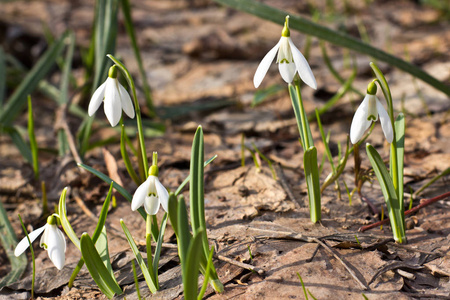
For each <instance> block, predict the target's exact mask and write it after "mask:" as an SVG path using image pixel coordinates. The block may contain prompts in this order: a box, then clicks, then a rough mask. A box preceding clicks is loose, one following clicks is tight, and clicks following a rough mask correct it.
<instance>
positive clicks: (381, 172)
mask: <svg viewBox="0 0 450 300" xmlns="http://www.w3.org/2000/svg"><path fill="white" fill-rule="evenodd" d="M366 152H367V156H368V157H369V160H370V163H371V165H372V167H373V170H374V172H375V175H376V176H377V179H378V182H379V183H380V186H381V190H382V192H383V196H384V199H385V201H386V205H387V208H388V212H389V218H390V222H391V226H392V231H393V234H394V239H395V240H396V241H397V242H399V243H404V242H406V235H405V224H404V223H405V221H404V220H405V219H404V215H403V210H402V208H401V207H400V203H399V200H398V198H397V193H396V191H395V188H394V184H393V183H392V179H391V177H390V176H389V172H388V170H387V169H386V166H385V165H384V162H383V159H382V158H381V156H380V154H378V152H377V150H375V148H374V147H373V146H372V145H370V144H367V145H366Z"/></svg>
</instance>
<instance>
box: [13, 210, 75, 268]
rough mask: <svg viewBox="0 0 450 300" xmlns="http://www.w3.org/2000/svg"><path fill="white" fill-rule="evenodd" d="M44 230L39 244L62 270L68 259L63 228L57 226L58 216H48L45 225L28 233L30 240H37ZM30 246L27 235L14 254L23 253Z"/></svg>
mask: <svg viewBox="0 0 450 300" xmlns="http://www.w3.org/2000/svg"><path fill="white" fill-rule="evenodd" d="M42 232H44V234H43V235H42V237H41V241H40V243H39V245H40V246H41V248H45V250H47V253H48V257H49V258H50V260H51V261H52V262H53V264H54V265H55V267H56V268H57V269H58V270H61V269H62V268H63V267H64V262H65V260H66V255H65V253H66V239H65V238H64V235H63V233H62V232H61V230H59V229H58V227H57V226H56V218H55V217H54V216H53V215H52V216H50V217H48V219H47V223H46V224H45V225H44V226H42V227H41V228H38V229H36V230H34V231H32V232H31V233H30V234H29V235H28V237H29V238H30V241H31V242H33V241H34V240H36V239H37V237H38V236H39V235H40V234H41V233H42ZM29 246H30V244H29V243H28V239H27V237H24V238H23V239H22V240H21V241H20V242H19V244H17V247H16V249H15V250H14V255H15V256H19V255H21V254H22V253H23V252H24V251H25V250H26V249H28V247H29Z"/></svg>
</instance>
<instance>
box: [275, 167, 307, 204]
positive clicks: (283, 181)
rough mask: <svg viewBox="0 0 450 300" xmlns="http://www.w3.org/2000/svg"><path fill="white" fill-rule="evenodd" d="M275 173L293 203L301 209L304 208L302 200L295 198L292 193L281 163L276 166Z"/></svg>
mask: <svg viewBox="0 0 450 300" xmlns="http://www.w3.org/2000/svg"><path fill="white" fill-rule="evenodd" d="M274 168H275V172H276V174H277V177H278V180H279V181H280V183H281V186H282V187H283V189H284V191H285V192H286V194H287V195H288V197H289V199H291V201H292V202H294V203H297V204H298V205H299V207H302V203H301V201H300V200H297V199H296V198H295V196H294V193H293V192H292V189H291V187H290V186H289V184H288V183H287V180H286V176H285V175H284V172H283V168H282V167H281V165H280V164H279V163H275V164H274Z"/></svg>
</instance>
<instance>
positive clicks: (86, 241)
mask: <svg viewBox="0 0 450 300" xmlns="http://www.w3.org/2000/svg"><path fill="white" fill-rule="evenodd" d="M80 250H81V255H82V256H83V258H84V260H85V263H86V267H87V268H88V270H89V273H90V274H91V276H92V279H94V281H95V283H96V284H97V286H98V287H99V288H100V290H101V291H102V293H103V294H105V296H106V297H108V298H109V299H111V298H113V297H114V294H118V295H120V294H122V289H121V288H120V286H119V285H118V284H117V281H116V280H115V278H114V277H112V276H111V274H110V272H109V271H108V269H107V268H106V267H105V265H104V264H103V262H102V260H101V258H100V256H99V254H98V252H97V250H96V249H95V246H94V243H93V242H92V240H91V238H90V236H89V235H88V234H87V233H83V234H82V235H81V240H80Z"/></svg>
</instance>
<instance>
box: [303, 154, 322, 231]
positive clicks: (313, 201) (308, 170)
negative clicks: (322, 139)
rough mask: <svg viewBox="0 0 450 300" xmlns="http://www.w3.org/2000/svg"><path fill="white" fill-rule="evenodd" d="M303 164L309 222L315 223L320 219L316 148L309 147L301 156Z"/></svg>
mask: <svg viewBox="0 0 450 300" xmlns="http://www.w3.org/2000/svg"><path fill="white" fill-rule="evenodd" d="M303 166H304V168H305V179H306V185H307V187H308V197H309V212H310V217H311V222H313V223H316V222H318V221H320V219H321V209H322V207H321V199H320V182H319V168H318V166H317V149H316V147H310V148H309V149H308V150H306V151H305V154H304V156H303Z"/></svg>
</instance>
